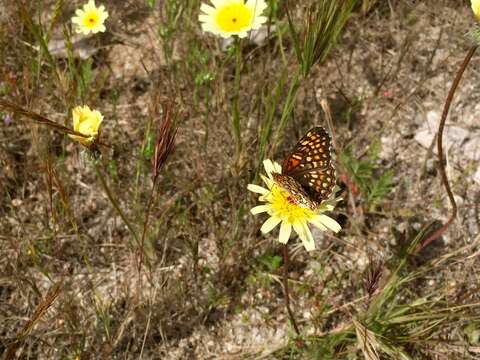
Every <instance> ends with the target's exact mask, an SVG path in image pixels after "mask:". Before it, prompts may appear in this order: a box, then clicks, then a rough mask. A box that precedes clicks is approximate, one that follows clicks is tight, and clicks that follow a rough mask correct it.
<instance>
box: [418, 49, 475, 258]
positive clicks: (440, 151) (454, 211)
mask: <svg viewBox="0 0 480 360" xmlns="http://www.w3.org/2000/svg"><path fill="white" fill-rule="evenodd" d="M477 48H478V46H477V45H475V46H472V47H471V48H470V49H469V50H468V52H467V55H466V56H465V59H464V60H463V62H462V65H460V68H459V69H458V72H457V75H456V76H455V79H454V80H453V83H452V86H451V87H450V91H449V92H448V95H447V99H446V100H445V105H444V107H443V112H442V118H441V119H440V125H439V127H438V133H437V154H438V171H439V172H440V177H441V179H442V183H443V186H444V187H445V191H446V192H447V195H448V198H449V200H450V204H451V205H452V214H451V215H450V218H449V219H448V221H447V222H446V223H445V224H444V225H442V226H441V227H440V228H439V229H438V230H437V231H435V232H434V233H433V234H432V235H430V236H429V237H428V238H427V239H426V240H424V241H423V242H422V243H420V244H418V246H417V248H416V249H415V254H418V253H419V252H420V251H422V249H424V248H425V247H426V246H428V245H429V244H430V243H432V242H433V241H435V240H436V239H437V238H438V237H440V236H441V235H442V234H443V233H444V232H445V230H447V228H448V227H449V226H450V225H451V224H452V223H453V222H454V221H455V218H456V217H457V203H456V202H455V197H454V196H453V192H452V189H451V188H450V183H449V182H448V176H447V172H446V170H445V162H444V159H443V158H444V155H443V130H444V128H445V122H446V121H447V116H448V112H449V111H450V105H451V104H452V101H453V97H454V95H455V92H456V91H457V88H458V85H459V84H460V81H461V80H462V77H463V74H464V72H465V70H466V69H467V66H468V64H469V63H470V60H471V59H472V57H473V55H474V54H475V51H476V50H477Z"/></svg>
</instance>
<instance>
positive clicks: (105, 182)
mask: <svg viewBox="0 0 480 360" xmlns="http://www.w3.org/2000/svg"><path fill="white" fill-rule="evenodd" d="M94 165H95V172H96V173H97V177H98V179H99V180H100V182H101V183H102V186H103V189H104V190H105V194H107V197H108V200H110V202H111V203H112V206H113V208H114V209H115V210H116V211H117V213H118V215H120V217H121V219H122V220H123V222H124V223H125V225H126V226H127V228H128V230H129V231H130V233H131V234H132V236H133V237H134V238H135V241H136V242H137V245H140V241H139V239H138V235H137V233H136V232H135V230H134V229H133V226H132V225H131V224H130V222H129V221H128V219H127V217H126V216H125V214H124V213H123V211H122V209H120V206H119V205H118V203H117V201H116V200H115V198H114V197H113V195H112V192H111V191H110V188H109V187H108V184H107V181H106V180H105V177H104V176H103V174H102V171H101V170H100V168H99V167H98V164H97V163H95V164H94Z"/></svg>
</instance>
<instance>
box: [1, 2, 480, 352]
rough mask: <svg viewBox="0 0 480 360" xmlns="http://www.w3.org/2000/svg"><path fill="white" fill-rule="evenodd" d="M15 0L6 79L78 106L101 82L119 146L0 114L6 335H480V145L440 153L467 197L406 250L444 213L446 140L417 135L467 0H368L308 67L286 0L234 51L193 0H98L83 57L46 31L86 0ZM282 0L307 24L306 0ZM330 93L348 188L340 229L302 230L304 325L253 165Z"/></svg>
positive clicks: (123, 345)
mask: <svg viewBox="0 0 480 360" xmlns="http://www.w3.org/2000/svg"><path fill="white" fill-rule="evenodd" d="M23 3H24V4H25V6H24V7H21V6H20V5H17V4H15V3H14V2H9V1H6V0H3V2H0V5H1V6H0V7H1V8H4V9H5V12H4V13H3V14H0V17H1V18H0V21H1V24H0V49H1V50H0V96H1V97H2V99H8V100H10V101H14V102H15V103H17V104H20V105H21V106H23V107H24V108H26V109H30V110H32V111H35V112H37V113H40V114H42V115H44V116H46V117H48V118H49V119H51V120H53V121H56V122H57V123H59V124H62V125H65V126H70V125H71V120H70V117H69V114H70V113H71V109H72V108H73V107H74V106H76V105H78V104H82V103H86V104H89V105H90V106H91V107H93V108H96V109H99V110H100V111H101V112H102V113H103V115H104V116H105V121H104V124H103V125H104V126H103V127H102V133H101V142H102V143H103V144H104V145H107V146H100V151H101V157H100V158H99V159H97V160H93V159H91V158H90V157H89V156H88V155H87V154H86V153H85V150H83V149H81V148H80V145H79V144H76V143H73V142H72V141H71V140H70V139H69V138H68V137H67V136H65V135H64V134H62V133H60V132H58V131H54V130H52V129H51V128H49V127H45V126H40V125H36V124H34V123H33V122H31V121H28V119H27V118H25V117H21V116H19V115H13V121H12V123H11V124H6V123H3V122H2V123H1V124H0V147H1V151H0V169H1V170H0V184H1V186H2V195H1V197H0V246H1V247H0V249H1V250H0V251H1V252H0V319H1V321H0V353H2V352H4V353H5V355H4V356H7V355H6V353H7V349H9V348H10V349H11V350H10V351H11V354H13V355H12V356H13V357H12V358H21V359H27V358H30V359H37V358H38V359H75V358H81V359H98V358H105V359H121V358H122V359H123V358H125V359H134V358H135V359H138V358H143V359H160V358H161V359H194V358H198V359H217V358H220V359H243V358H270V359H290V358H291V359H296V358H299V359H300V358H304V359H310V358H316V359H363V358H366V359H389V358H391V359H476V358H478V357H479V356H480V355H479V354H480V343H479V334H480V325H479V324H480V318H479V315H480V297H479V295H478V294H479V275H480V273H479V271H478V254H479V249H480V247H479V246H480V236H479V233H480V231H479V230H480V217H479V205H478V204H479V199H480V195H479V194H480V186H479V184H478V183H475V182H474V181H473V180H472V178H473V174H474V173H475V171H476V169H477V167H478V163H476V162H473V161H471V160H468V159H467V158H466V157H465V156H464V155H465V154H464V153H463V150H462V148H461V144H457V146H452V147H450V148H449V149H448V167H447V169H448V174H449V177H450V181H451V185H452V188H453V192H454V194H455V195H456V197H457V203H458V205H459V209H458V210H459V211H458V216H457V219H456V221H455V223H454V224H453V225H452V226H451V227H450V228H449V229H448V230H447V232H446V233H445V234H444V235H443V236H442V237H441V238H440V239H438V240H437V241H435V242H434V243H432V244H431V245H430V246H429V247H427V248H426V249H424V251H422V253H421V254H420V255H418V256H414V255H412V252H413V251H412V247H413V248H414V246H415V244H416V243H418V242H419V241H420V240H421V238H422V236H423V238H425V233H431V232H432V230H434V229H436V228H438V223H439V222H445V221H446V220H447V219H448V216H449V203H448V199H447V196H446V195H445V192H444V190H443V187H442V186H441V183H440V180H439V177H438V174H437V171H436V162H437V158H436V156H435V154H434V152H433V151H432V149H433V147H432V149H430V150H428V149H425V148H423V147H421V146H420V145H419V144H418V143H417V142H416V141H415V139H414V137H415V134H416V133H417V131H418V129H419V128H420V126H421V125H422V124H423V123H424V122H425V118H426V114H427V113H428V112H430V111H438V112H440V111H441V108H442V106H443V102H444V100H445V97H446V94H447V92H448V89H449V86H450V84H451V81H452V79H453V76H454V74H455V72H456V70H457V69H458V65H459V63H460V62H461V61H462V59H463V57H464V55H465V53H466V51H467V49H468V47H469V40H468V39H467V38H466V37H465V36H464V35H465V34H466V33H467V32H468V31H469V30H470V29H471V28H472V26H473V24H474V19H473V16H472V15H471V13H470V9H469V6H467V2H466V1H465V2H462V6H459V4H458V1H456V0H442V1H433V0H426V1H424V2H413V1H388V2H387V1H385V2H383V1H371V0H370V1H364V3H363V4H361V3H360V2H358V4H357V6H356V8H355V10H354V13H353V16H352V17H351V18H350V19H349V20H348V22H347V25H346V27H345V29H344V30H343V31H342V32H341V35H340V38H339V40H338V43H337V44H336V45H335V46H332V49H331V51H330V52H329V53H328V55H327V56H325V59H323V56H324V53H322V59H321V60H322V61H321V62H320V63H317V64H316V65H313V66H312V67H311V68H310V69H309V71H307V76H306V77H302V76H298V77H297V76H296V75H295V74H296V73H297V72H296V71H297V69H298V68H299V66H300V65H299V63H298V61H299V58H298V57H297V55H298V49H296V48H295V41H294V40H295V39H294V37H292V36H291V28H290V27H289V22H288V19H287V11H286V10H287V9H286V6H287V5H288V4H287V3H286V2H283V1H276V0H272V1H269V4H270V7H269V9H270V10H271V12H270V13H269V18H270V24H271V25H275V26H274V27H273V26H272V27H269V29H268V31H267V32H266V34H265V35H267V38H266V39H265V40H264V41H263V42H262V43H260V44H255V43H252V42H248V41H245V42H243V43H242V53H241V62H240V65H241V66H240V68H239V72H236V54H235V52H234V51H232V50H231V48H230V50H229V49H226V44H225V43H224V42H222V40H220V39H218V38H214V37H213V36H210V35H205V34H203V33H202V32H201V30H200V26H199V24H198V21H197V16H198V9H199V4H200V2H199V1H198V0H192V1H190V0H189V1H176V0H164V1H160V0H158V1H156V2H155V1H140V0H138V1H137V0H136V1H126V2H117V1H113V0H105V1H103V2H100V1H97V3H103V4H105V6H106V7H107V9H108V10H109V13H110V18H109V20H108V22H107V28H108V31H107V32H106V33H105V34H102V35H99V36H95V37H93V38H91V39H88V41H86V42H85V43H82V44H81V45H78V46H81V47H82V49H83V50H85V49H87V50H92V51H94V55H93V56H91V57H90V58H89V59H83V60H82V59H79V58H78V57H77V56H74V55H73V53H69V52H68V51H66V52H64V54H56V53H55V52H54V51H52V50H51V51H46V46H45V45H46V41H45V39H46V38H47V37H48V38H50V39H60V40H61V39H64V38H65V36H67V35H68V31H67V30H66V28H68V26H69V24H70V17H71V16H72V14H73V11H74V9H75V7H76V6H77V5H80V2H78V1H76V2H62V1H57V2H54V1H46V0H45V1H41V2H36V1H25V2H23ZM38 3H40V4H41V6H38ZM151 3H154V5H153V7H150V6H149V5H148V4H151ZM288 3H290V5H288V6H290V8H289V11H288V13H289V14H290V16H291V20H292V23H293V24H294V25H295V29H296V30H297V35H298V36H302V31H301V29H302V26H303V25H305V24H304V21H303V19H305V16H304V15H305V14H306V12H307V11H311V10H309V6H308V5H310V4H311V3H313V0H312V1H308V4H307V3H305V4H302V5H301V6H300V5H297V4H293V3H296V2H292V1H289V2H288ZM19 4H20V2H19ZM314 14H315V13H314ZM316 16H318V14H316ZM67 37H68V38H70V37H69V36H67ZM329 45H330V44H329ZM74 53H75V51H74ZM237 55H238V54H237ZM237 59H238V58H237ZM313 63H315V61H314V62H313ZM310 65H311V64H310V63H309V65H308V66H310ZM476 65H478V55H477V57H475V58H474V60H473V62H472V64H471V66H470V67H469V69H468V70H467V74H466V76H465V78H464V80H463V82H462V83H461V85H460V89H459V90H458V92H457V94H456V98H455V101H454V103H453V107H452V112H451V116H450V119H449V122H448V123H449V124H452V123H454V124H455V125H458V126H461V127H463V128H465V129H467V130H468V131H469V132H470V133H471V134H474V133H476V134H478V126H479V125H478V124H479V123H478V119H477V114H478V113H479V108H478V106H477V104H478V99H479V97H480V96H479V95H478V91H477V84H478V83H479V80H480V74H479V73H478V71H476ZM236 75H237V77H236ZM236 80H237V81H236ZM237 88H238V89H239V93H238V99H237V97H236V95H235V94H236V93H235V91H236V90H235V89H237ZM237 100H238V104H237V108H238V114H237V115H235V114H234V111H232V108H234V103H235V101H237ZM171 101H174V102H175V109H173V113H174V114H176V115H175V121H176V125H178V131H177V134H176V140H175V152H174V153H173V154H170V155H169V158H168V162H167V163H166V164H165V166H164V167H163V168H162V169H161V172H160V175H159V177H158V184H157V185H156V187H155V192H153V193H152V165H151V160H152V156H154V154H155V144H156V140H157V139H156V136H157V129H158V124H159V119H161V118H162V116H164V114H165V113H164V112H163V110H162V109H163V108H162V106H164V105H166V104H171ZM322 103H323V104H325V103H328V104H329V106H330V107H331V113H332V119H333V120H332V122H333V130H334V134H333V135H334V138H335V142H336V151H337V154H336V155H337V160H338V175H339V184H340V185H341V186H342V188H343V191H344V196H343V197H344V199H345V201H344V202H343V204H342V205H341V206H339V207H338V208H337V210H336V211H335V213H334V214H332V216H334V217H335V218H336V219H337V220H338V221H339V222H340V223H341V224H342V226H343V230H342V231H341V232H340V233H339V234H338V235H333V234H331V233H316V234H315V237H316V241H317V250H316V251H314V252H311V253H306V252H305V251H304V249H303V248H302V247H301V246H300V245H299V244H300V243H299V241H298V240H297V239H291V247H290V248H291V264H290V284H291V286H290V291H291V294H292V299H291V303H292V304H291V306H292V309H293V311H294V312H295V315H296V318H297V321H298V323H299V327H300V329H301V331H302V339H301V340H299V339H295V336H294V333H293V329H292V328H291V327H290V325H289V322H288V317H287V316H286V311H285V309H284V302H283V292H282V287H281V273H282V272H281V252H280V248H279V247H278V246H277V243H276V242H275V240H276V233H275V232H274V233H273V234H270V235H268V236H262V235H261V234H260V232H259V229H260V226H261V221H262V220H263V218H261V217H257V218H255V217H253V216H251V215H250V213H249V212H248V210H249V209H250V208H251V207H252V206H253V205H254V202H255V199H254V197H253V196H252V195H251V194H249V193H248V192H247V191H246V186H247V184H248V183H251V182H255V181H256V178H257V175H258V172H259V171H260V170H261V169H260V166H261V160H262V159H263V158H274V159H276V160H277V161H281V160H282V158H283V156H284V155H285V154H286V153H287V152H288V150H289V149H290V148H291V147H292V146H293V145H294V143H295V142H296V141H297V139H298V138H299V137H300V136H302V135H303V134H304V133H305V131H306V130H307V129H308V128H310V127H312V126H314V125H317V124H320V125H322V124H323V125H326V124H325V119H324V117H325V116H324V112H323V110H322ZM7 114H10V112H7V111H5V110H2V109H0V115H1V116H2V117H3V116H5V115H7ZM232 114H233V115H232ZM235 116H238V117H239V118H238V124H237V126H238V128H235V127H233V126H232V120H233V118H234V117H235ZM447 132H448V129H447ZM235 134H237V136H238V134H239V138H238V139H239V140H235V139H236V138H235V136H236V135H235ZM472 136H473V135H472ZM359 170H361V171H359ZM365 174H367V175H365ZM378 179H380V180H381V181H383V182H381V181H380V182H379V181H377V180H378ZM102 180H103V181H104V185H105V186H103V185H102ZM106 189H108V190H109V191H110V193H111V194H110V198H109V196H107V192H106ZM151 194H153V200H152V206H151V208H150V206H149V201H150V200H149V199H150V196H151ZM115 204H116V205H115ZM114 205H115V206H114ZM147 209H148V210H147ZM147 212H149V220H148V223H147V228H146V232H145V236H144V239H143V240H139V239H141V238H142V231H143V226H144V224H145V223H146V221H145V219H146V213H147ZM125 220H126V221H125ZM432 222H433V225H432V226H430V225H431V223H432ZM126 223H129V224H130V229H129V228H128V227H127V226H126ZM134 234H135V235H134ZM140 259H141V260H140ZM139 268H140V271H139ZM54 295H55V296H54ZM14 350H15V351H14Z"/></svg>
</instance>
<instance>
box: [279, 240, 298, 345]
mask: <svg viewBox="0 0 480 360" xmlns="http://www.w3.org/2000/svg"><path fill="white" fill-rule="evenodd" d="M282 247H283V289H284V290H285V307H286V308H287V312H288V316H289V317H290V322H291V323H292V325H293V328H294V329H295V333H296V334H297V336H300V331H299V330H298V325H297V322H296V321H295V317H294V316H293V312H292V309H290V292H289V291H288V245H287V244H283V245H282Z"/></svg>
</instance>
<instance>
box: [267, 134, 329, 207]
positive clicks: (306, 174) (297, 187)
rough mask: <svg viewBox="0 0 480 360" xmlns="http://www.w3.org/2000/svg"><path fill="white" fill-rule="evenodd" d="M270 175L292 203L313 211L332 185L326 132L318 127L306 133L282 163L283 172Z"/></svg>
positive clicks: (325, 197)
mask: <svg viewBox="0 0 480 360" xmlns="http://www.w3.org/2000/svg"><path fill="white" fill-rule="evenodd" d="M272 176H273V180H274V181H275V182H276V183H277V184H278V185H279V186H280V187H282V188H284V189H285V190H286V191H287V192H288V193H289V194H290V197H289V200H290V201H291V202H292V203H295V204H297V205H299V206H303V207H308V208H310V209H312V210H313V209H316V208H317V207H318V205H319V204H320V203H321V202H322V201H323V200H325V199H327V198H328V197H329V196H330V194H331V193H332V190H333V187H334V186H335V168H334V167H333V164H332V153H331V139H330V135H329V134H328V132H327V131H326V130H325V129H324V128H323V127H320V126H319V127H314V128H313V129H311V130H310V131H308V132H307V134H306V135H305V136H304V137H302V138H301V139H300V141H298V143H297V145H295V148H294V150H293V152H292V153H291V154H290V155H289V156H287V158H286V159H285V160H284V161H283V164H282V173H281V174H278V173H273V174H272Z"/></svg>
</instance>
